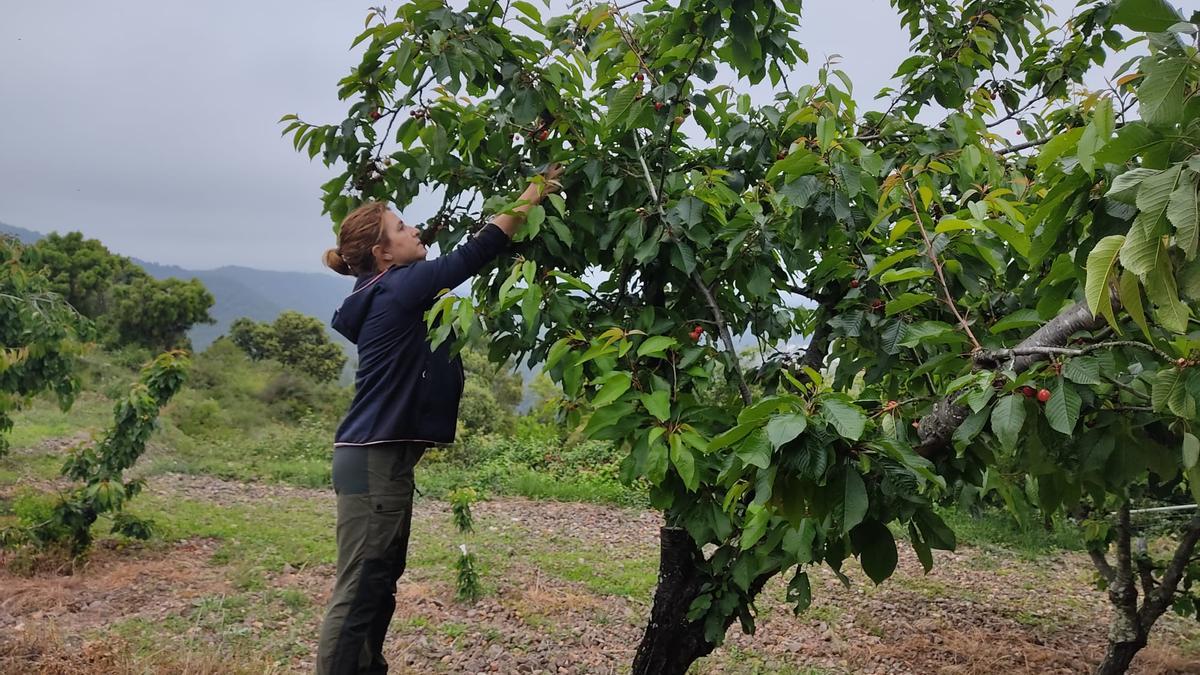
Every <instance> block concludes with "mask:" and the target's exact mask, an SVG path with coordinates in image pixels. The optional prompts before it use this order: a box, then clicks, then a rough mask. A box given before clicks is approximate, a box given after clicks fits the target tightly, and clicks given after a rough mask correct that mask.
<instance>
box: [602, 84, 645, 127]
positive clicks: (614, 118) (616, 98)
mask: <svg viewBox="0 0 1200 675" xmlns="http://www.w3.org/2000/svg"><path fill="white" fill-rule="evenodd" d="M640 90H641V86H640V85H639V84H637V83H634V82H631V83H629V84H627V85H625V86H624V87H621V88H620V89H617V90H616V91H614V92H613V93H612V94H611V95H610V96H609V98H608V112H607V113H606V114H605V116H604V126H605V127H608V128H610V129H611V128H613V127H614V126H616V125H617V124H619V123H620V122H621V119H622V118H623V117H624V116H625V113H627V112H629V106H630V105H632V104H633V101H634V99H635V98H636V97H637V95H638V92H639V91H640Z"/></svg>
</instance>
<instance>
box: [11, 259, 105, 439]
mask: <svg viewBox="0 0 1200 675" xmlns="http://www.w3.org/2000/svg"><path fill="white" fill-rule="evenodd" d="M23 259H24V256H23V250H22V247H21V245H20V243H18V242H17V240H15V239H10V238H7V237H0V455H3V454H4V453H5V452H6V451H7V450H8V440H7V434H8V432H9V430H11V429H12V425H13V421H12V417H11V414H12V413H13V412H15V411H16V410H19V409H20V408H21V406H22V404H24V403H26V402H27V401H28V400H29V399H30V397H32V396H34V395H35V394H39V393H41V392H43V391H50V392H54V394H55V396H57V397H58V402H59V404H60V406H61V407H62V409H63V410H67V409H68V408H70V407H71V403H72V402H73V401H74V400H75V395H76V394H77V393H78V392H79V376H78V369H77V366H78V361H79V356H80V355H81V354H82V353H83V348H84V343H85V342H86V341H87V340H88V339H89V338H90V337H91V336H92V324H91V322H90V321H88V320H87V319H86V318H84V317H82V316H80V315H79V313H78V312H76V311H75V310H74V309H72V308H71V306H70V305H68V304H67V303H66V302H64V301H63V299H62V297H61V296H59V295H58V294H57V293H55V292H54V291H53V290H51V289H52V288H53V284H52V282H51V281H50V280H49V279H47V278H46V277H45V276H44V275H43V274H41V273H40V271H39V270H38V269H37V268H30V267H28V266H26V265H24V264H23V262H22V261H23Z"/></svg>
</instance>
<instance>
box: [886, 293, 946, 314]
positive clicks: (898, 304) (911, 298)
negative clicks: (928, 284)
mask: <svg viewBox="0 0 1200 675" xmlns="http://www.w3.org/2000/svg"><path fill="white" fill-rule="evenodd" d="M930 300H937V298H935V297H934V296H932V295H929V294H927V293H901V294H900V295H898V296H896V299H895V300H891V301H889V302H888V304H887V307H886V309H885V310H884V314H885V315H886V316H893V315H895V314H899V313H900V312H903V311H906V310H909V309H912V308H913V307H916V306H917V305H920V304H922V303H926V302H929V301H930Z"/></svg>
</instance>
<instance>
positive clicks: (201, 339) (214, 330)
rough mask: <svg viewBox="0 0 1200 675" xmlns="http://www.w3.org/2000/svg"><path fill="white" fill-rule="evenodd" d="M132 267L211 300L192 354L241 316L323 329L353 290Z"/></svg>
mask: <svg viewBox="0 0 1200 675" xmlns="http://www.w3.org/2000/svg"><path fill="white" fill-rule="evenodd" d="M0 233H5V234H12V235H14V236H16V237H17V238H18V239H20V240H21V241H23V242H25V243H33V242H35V241H37V240H38V239H40V238H41V237H42V236H44V235H43V234H42V233H40V232H34V231H33V230H27V229H24V228H20V227H15V226H12V225H7V224H5V223H0ZM133 261H134V262H135V263H137V264H138V265H141V267H142V268H143V269H145V270H146V273H147V274H149V275H150V276H152V277H155V278H156V279H166V278H169V277H175V278H179V279H191V278H196V279H199V280H200V282H201V283H203V284H204V286H205V287H206V288H208V290H209V292H210V293H212V294H213V298H214V299H215V303H214V304H213V308H212V311H211V314H212V316H213V318H214V319H216V320H217V322H216V323H215V324H211V325H206V326H197V327H196V328H194V329H192V331H191V332H190V333H189V335H190V337H191V339H192V345H193V347H195V348H196V349H197V350H201V349H204V348H205V347H207V346H208V345H210V344H212V342H213V340H215V339H217V338H218V337H219V336H221V335H223V334H224V333H225V332H226V331H227V330H228V329H229V325H230V324H231V323H233V321H234V319H237V318H240V317H243V316H244V317H249V318H251V319H254V320H255V321H272V320H274V319H275V317H276V316H278V315H279V313H280V312H283V311H285V310H294V311H297V312H300V313H302V314H307V315H309V316H314V317H316V318H318V319H320V320H321V322H322V323H328V321H329V319H330V317H332V316H333V310H334V309H336V308H337V306H338V305H339V304H341V301H342V298H343V297H345V295H346V294H347V293H349V292H350V289H351V287H352V285H353V284H352V282H351V280H350V279H348V278H344V277H336V276H333V275H329V274H318V273H313V272H274V271H269V270H258V269H252V268H249V267H234V266H226V267H219V268H217V269H211V270H189V269H185V268H183V267H178V266H175V265H161V264H159V263H155V262H148V261H145V260H138V259H136V258H133ZM328 332H329V334H330V336H331V337H332V338H333V339H334V341H335V342H337V343H338V344H340V345H342V346H343V347H345V348H346V350H347V352H351V353H352V351H353V350H352V349H351V346H350V343H349V342H347V341H346V340H345V339H344V338H342V336H340V335H338V334H336V333H334V332H333V331H332V330H330V331H328Z"/></svg>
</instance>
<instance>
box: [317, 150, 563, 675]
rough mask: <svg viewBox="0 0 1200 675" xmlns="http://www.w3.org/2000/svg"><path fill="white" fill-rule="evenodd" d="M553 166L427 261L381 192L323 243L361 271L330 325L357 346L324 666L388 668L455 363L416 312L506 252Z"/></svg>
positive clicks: (450, 430)
mask: <svg viewBox="0 0 1200 675" xmlns="http://www.w3.org/2000/svg"><path fill="white" fill-rule="evenodd" d="M561 173H562V169H561V167H558V166H554V167H552V168H551V169H550V170H549V171H548V172H547V173H546V174H545V175H544V176H543V178H544V179H545V180H544V181H543V182H542V183H540V184H539V183H536V182H530V184H529V186H528V187H527V188H526V189H525V192H524V193H522V195H521V200H522V201H523V202H524V203H523V204H522V205H521V206H518V207H517V208H516V210H515V213H513V214H501V215H498V216H496V217H495V218H493V219H492V221H491V222H490V223H489V224H488V225H486V226H485V227H484V228H483V229H482V230H480V231H479V232H478V233H477V234H476V235H475V236H474V237H473V238H471V239H470V240H469V241H467V242H466V243H464V244H462V245H461V246H459V247H458V248H456V249H455V250H454V251H452V252H450V253H448V254H446V255H444V256H441V257H439V258H437V259H436V260H433V261H425V255H426V250H425V245H424V244H423V243H421V240H420V232H419V231H418V230H417V229H416V228H414V227H411V226H409V225H406V224H405V223H404V221H402V220H401V219H400V218H399V216H397V215H396V214H395V213H393V212H392V211H391V210H390V209H388V208H387V206H386V205H384V204H382V203H379V202H369V203H366V204H363V205H362V206H360V207H358V208H357V209H355V210H354V211H353V212H352V213H350V214H349V215H348V216H346V218H345V220H343V221H342V227H341V232H340V234H339V235H338V247H337V248H336V249H330V250H328V251H326V252H325V264H326V265H327V266H329V267H330V268H332V269H333V270H334V271H336V272H338V273H339V274H347V275H354V276H357V277H358V281H357V282H356V283H355V284H354V291H353V292H352V293H351V294H350V295H349V297H347V298H346V300H345V301H344V302H343V303H342V306H341V308H340V309H338V310H337V312H336V313H334V315H333V327H334V328H335V329H336V330H337V331H338V332H339V333H341V334H342V335H345V336H346V337H347V338H348V339H349V340H350V341H351V342H353V343H354V344H355V345H356V346H357V347H358V372H357V374H356V376H355V388H356V391H355V395H354V401H353V402H352V403H351V404H350V410H349V412H348V413H347V414H346V417H345V419H344V420H343V421H342V423H341V425H340V426H339V427H338V430H337V435H336V436H335V439H334V450H333V489H334V492H335V493H336V494H337V547H338V560H337V580H336V582H335V584H334V588H333V597H332V598H331V599H330V602H329V609H328V611H327V612H326V614H325V620H324V622H323V623H322V624H321V638H320V645H319V647H318V651H317V673H319V674H321V675H325V674H330V675H332V674H335V673H336V674H339V675H340V674H342V673H355V674H358V673H386V672H387V662H386V661H385V660H384V658H383V639H384V636H385V634H386V633H387V627H388V623H390V622H391V619H392V613H393V612H394V611H395V609H396V599H395V595H396V580H397V579H399V578H400V575H401V574H402V573H403V572H404V562H405V557H406V554H407V552H408V533H409V526H410V523H411V520H412V496H413V467H414V466H416V464H417V461H418V460H420V458H421V455H422V453H424V451H425V448H427V447H429V446H430V445H433V444H435V443H450V442H452V441H453V440H454V430H455V426H456V424H457V417H458V402H459V398H460V396H461V395H462V389H463V369H462V361H461V360H459V359H458V358H457V357H455V358H453V359H452V358H450V353H449V342H450V341H445V342H443V343H442V345H441V346H439V347H438V349H437V350H432V349H430V347H429V342H428V340H427V337H426V332H425V319H424V313H425V311H426V310H428V309H429V308H430V307H431V306H432V305H433V302H434V299H435V298H436V297H437V295H438V293H439V292H441V291H442V290H444V289H452V288H455V287H456V286H458V285H459V284H461V283H462V282H464V281H466V280H467V279H468V278H470V277H471V276H473V275H474V274H476V273H478V272H479V271H480V270H481V269H482V268H483V267H484V266H485V265H487V264H488V263H489V262H490V261H491V260H492V259H493V258H495V257H496V256H497V255H499V254H500V252H501V251H503V250H504V248H505V246H507V244H508V242H509V239H511V238H512V236H513V234H514V233H515V232H516V230H517V227H518V226H519V225H520V224H521V222H522V221H524V219H525V214H526V213H528V211H529V209H530V208H531V207H532V206H533V205H534V204H537V203H539V202H541V200H542V198H543V197H544V196H545V194H546V193H547V192H549V191H550V190H553V189H554V186H555V185H556V183H555V182H554V181H555V179H557V178H558V176H559V174H561Z"/></svg>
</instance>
